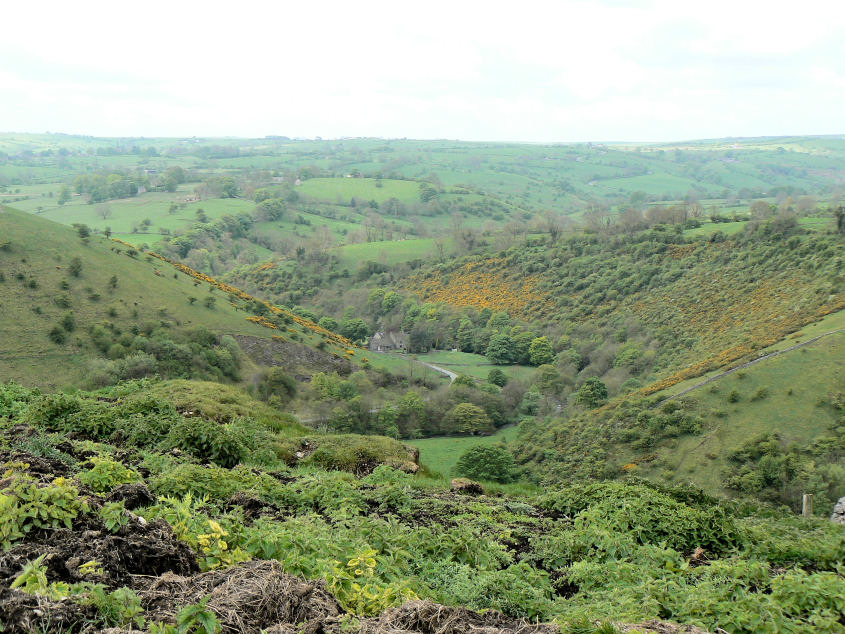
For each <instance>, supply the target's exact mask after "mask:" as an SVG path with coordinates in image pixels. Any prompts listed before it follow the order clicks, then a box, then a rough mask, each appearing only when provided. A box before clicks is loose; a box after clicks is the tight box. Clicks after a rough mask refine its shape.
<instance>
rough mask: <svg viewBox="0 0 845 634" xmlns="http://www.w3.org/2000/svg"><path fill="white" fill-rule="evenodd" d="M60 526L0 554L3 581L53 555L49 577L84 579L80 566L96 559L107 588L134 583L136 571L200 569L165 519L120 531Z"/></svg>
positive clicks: (154, 573) (154, 572) (133, 523)
mask: <svg viewBox="0 0 845 634" xmlns="http://www.w3.org/2000/svg"><path fill="white" fill-rule="evenodd" d="M80 528H81V527H76V526H75V527H74V529H73V530H68V529H59V530H54V531H50V532H44V533H42V534H38V535H34V536H33V539H31V540H28V541H26V542H23V543H20V544H18V545H16V546H15V547H13V548H11V549H10V550H8V551H6V552H4V553H2V554H0V580H1V581H0V584H2V585H4V586H8V585H10V584H11V582H12V580H13V579H14V577H15V576H16V575H17V574H18V573H19V572H20V571H21V569H22V568H23V566H24V565H25V564H26V563H27V562H28V561H30V560H32V559H35V558H36V557H38V556H39V555H42V554H44V553H49V556H48V557H47V558H46V559H45V561H44V565H45V566H46V567H47V578H48V580H49V581H65V582H68V583H73V582H77V581H82V580H83V577H82V575H81V573H80V572H79V566H81V565H82V564H84V563H86V562H88V561H91V560H96V561H97V562H98V563H99V564H100V567H102V568H103V570H104V571H105V574H104V575H103V576H101V577H98V578H97V579H96V581H98V582H100V583H105V584H106V585H108V586H109V587H113V588H114V587H119V586H124V585H132V584H133V578H134V577H135V576H136V575H146V576H158V575H161V574H164V573H166V572H173V573H176V574H185V575H189V574H192V573H195V572H198V571H199V565H198V564H197V559H196V555H195V554H194V551H193V550H192V549H191V547H190V546H188V545H187V544H186V543H184V542H181V541H179V540H178V539H176V536H175V535H174V534H173V530H172V529H171V528H170V526H169V525H168V524H167V523H166V522H165V521H163V520H156V521H154V522H150V523H148V524H146V525H144V524H141V523H140V522H138V521H137V520H135V521H131V522H130V523H129V524H127V525H126V526H124V527H122V528H121V529H120V530H119V531H118V532H117V533H110V532H108V531H107V530H105V528H104V527H102V528H99V527H98V528H88V529H85V530H80Z"/></svg>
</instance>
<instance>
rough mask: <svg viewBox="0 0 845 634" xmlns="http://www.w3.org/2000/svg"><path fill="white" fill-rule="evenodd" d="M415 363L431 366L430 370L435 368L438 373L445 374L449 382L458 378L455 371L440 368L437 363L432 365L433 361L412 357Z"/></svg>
mask: <svg viewBox="0 0 845 634" xmlns="http://www.w3.org/2000/svg"><path fill="white" fill-rule="evenodd" d="M413 361H416V362H417V363H420V364H422V365H424V366H427V367H429V368H431V369H432V370H437V371H438V372H440V374H445V375H446V376H448V377H449V383H452V382H454V380H455V379H457V378H458V375H457V373H455V372H452V371H451V370H447V369H446V368H441V367H440V366H439V365H434V364H433V363H427V362H426V361H420V360H419V359H413Z"/></svg>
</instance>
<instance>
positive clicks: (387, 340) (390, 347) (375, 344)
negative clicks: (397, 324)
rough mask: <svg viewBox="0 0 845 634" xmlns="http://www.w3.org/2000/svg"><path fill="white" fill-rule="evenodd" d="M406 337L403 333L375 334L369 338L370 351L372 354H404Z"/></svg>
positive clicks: (406, 342) (406, 344) (406, 343)
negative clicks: (397, 352)
mask: <svg viewBox="0 0 845 634" xmlns="http://www.w3.org/2000/svg"><path fill="white" fill-rule="evenodd" d="M407 346H408V335H407V334H405V333H404V332H395V331H394V332H377V333H376V334H374V335H373V336H372V337H370V350H372V351H373V352H395V351H397V350H399V351H401V352H405V349H406V348H407Z"/></svg>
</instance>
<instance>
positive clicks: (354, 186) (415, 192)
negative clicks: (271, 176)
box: [297, 178, 420, 204]
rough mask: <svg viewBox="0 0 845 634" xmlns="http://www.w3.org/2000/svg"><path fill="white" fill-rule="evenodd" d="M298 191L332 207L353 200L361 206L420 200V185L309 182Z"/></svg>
mask: <svg viewBox="0 0 845 634" xmlns="http://www.w3.org/2000/svg"><path fill="white" fill-rule="evenodd" d="M297 191H298V192H299V193H300V194H301V195H303V196H307V197H309V198H314V199H316V200H322V201H324V202H330V203H334V202H339V201H342V202H343V203H347V202H349V200H350V199H352V198H355V199H356V200H359V201H361V202H366V201H370V200H375V201H376V202H377V203H383V202H384V201H386V200H388V199H389V198H396V199H398V200H399V201H400V202H403V203H406V204H407V203H412V202H417V201H419V199H420V186H419V183H416V182H413V181H401V180H391V179H384V180H377V179H375V178H309V179H308V180H306V181H303V183H302V185H300V186H299V187H298V188H297Z"/></svg>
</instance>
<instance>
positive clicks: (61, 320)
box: [0, 207, 354, 388]
mask: <svg viewBox="0 0 845 634" xmlns="http://www.w3.org/2000/svg"><path fill="white" fill-rule="evenodd" d="M0 235H2V236H3V240H2V245H3V248H2V249H0V273H2V278H0V306H2V308H3V315H4V318H3V320H0V358H2V359H3V360H4V363H3V364H0V377H2V379H3V380H10V379H15V380H17V381H20V382H22V383H25V384H29V385H41V386H43V387H48V388H56V387H62V386H65V385H70V384H79V383H80V382H81V381H83V380H84V378H85V377H86V374H87V372H88V370H89V365H90V362H91V360H92V359H94V358H97V357H104V356H105V357H107V358H110V359H112V360H113V361H114V360H120V359H122V358H123V357H124V356H126V354H127V353H128V352H129V351H130V350H131V347H132V343H133V341H135V338H137V337H138V336H139V335H143V336H146V337H151V336H153V334H154V333H158V335H160V336H166V337H171V339H172V338H174V337H175V338H176V339H178V338H179V337H183V338H184V337H186V336H187V337H189V338H190V337H195V335H193V334H191V333H197V332H200V333H201V332H202V331H203V330H205V331H210V332H212V333H215V334H217V335H230V336H233V337H239V338H243V337H246V338H252V339H257V340H267V341H269V342H271V343H273V342H275V343H273V345H279V346H282V345H283V344H284V343H285V342H286V341H287V342H288V343H287V345H288V346H291V345H292V346H293V348H296V345H298V344H299V343H301V344H303V345H304V346H307V347H314V346H316V345H317V344H318V343H320V342H322V343H321V345H322V346H324V348H325V352H322V351H320V352H319V353H318V354H322V355H324V356H327V357H328V358H330V357H331V355H332V354H334V355H339V356H342V357H348V356H353V355H354V351H353V352H352V355H349V354H348V350H347V347H348V343H347V342H344V341H343V340H342V338H339V337H337V336H335V335H332V334H331V333H327V332H325V331H323V330H322V329H319V328H317V327H316V325H315V324H313V323H311V322H308V321H307V320H303V319H301V318H299V317H296V316H294V315H291V314H290V313H287V312H285V311H280V310H278V309H275V308H272V310H275V311H276V312H275V313H273V312H272V310H271V307H269V306H267V305H264V304H260V303H256V300H255V299H254V298H250V297H249V296H246V295H245V294H243V293H242V292H240V291H239V290H238V289H234V288H232V287H228V286H225V285H221V284H220V283H219V282H217V281H216V280H214V279H213V278H209V277H206V276H203V275H201V274H198V273H196V272H195V271H192V270H191V269H189V268H187V267H184V266H181V265H180V266H173V265H171V264H170V263H168V262H167V261H164V260H162V259H161V258H160V257H158V256H155V255H154V254H148V253H138V252H137V251H135V250H133V249H132V248H131V246H130V245H126V244H122V243H120V242H115V241H113V240H108V239H106V238H104V237H102V236H96V235H92V236H90V237H87V238H84V239H83V238H80V237H79V235H78V234H77V232H76V231H75V230H73V229H71V228H69V227H65V226H62V225H58V224H55V223H52V222H49V221H46V220H43V219H41V218H36V217H34V216H31V215H29V214H25V213H22V212H19V211H16V210H14V209H11V208H8V207H6V208H3V211H2V212H0ZM256 311H259V312H263V313H265V314H267V315H268V316H269V318H268V317H257V316H256ZM274 320H276V321H274ZM277 322H278V323H277ZM94 328H96V329H97V334H96V336H95V334H94V332H93V331H92V329H94ZM162 333H164V334H162ZM167 333H172V336H171V335H168V334H167ZM282 333H285V334H282ZM273 337H275V339H273ZM327 337H328V339H327ZM113 346H116V347H113ZM98 347H99V348H100V349H99V350H98ZM287 356H288V357H289V358H290V362H289V364H288V365H289V367H290V369H291V371H295V370H296V369H297V356H298V355H297V354H295V353H293V351H292V350H290V349H289V350H288V355H287ZM243 359H244V360H246V361H247V362H248V358H247V357H243ZM282 361H284V360H282ZM274 363H278V360H277V361H275V362H274ZM318 366H319V364H318ZM324 366H325V367H326V368H328V367H330V366H331V363H330V362H329V361H327V362H326V363H325V364H324ZM247 369H248V370H249V368H247ZM250 371H254V369H253V370H250ZM247 374H249V372H248V373H247ZM177 375H178V374H177Z"/></svg>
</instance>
